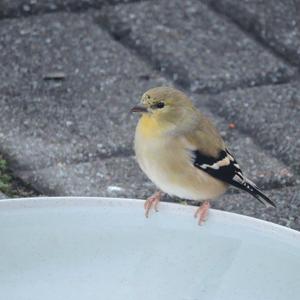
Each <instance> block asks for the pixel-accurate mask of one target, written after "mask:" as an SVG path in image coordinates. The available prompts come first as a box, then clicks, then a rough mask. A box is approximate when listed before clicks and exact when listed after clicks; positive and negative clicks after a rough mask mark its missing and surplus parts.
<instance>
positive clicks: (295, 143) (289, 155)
mask: <svg viewBox="0 0 300 300" xmlns="http://www.w3.org/2000/svg"><path fill="white" fill-rule="evenodd" d="M299 88H300V83H293V84H283V85H275V86H264V87H255V88H249V89H243V90H236V91H230V92H227V93H221V94H219V95H216V96H209V97H208V99H207V103H208V105H209V106H210V107H211V109H212V110H213V111H214V112H216V113H218V114H219V115H221V116H223V117H225V118H227V120H228V122H233V123H234V124H235V125H236V127H237V129H240V130H242V131H244V132H245V133H246V134H247V135H250V136H252V137H253V139H254V140H255V141H257V143H259V145H261V147H262V148H265V149H268V150H269V151H270V152H271V153H272V155H274V157H277V158H278V159H280V160H282V161H283V162H285V163H286V164H287V165H288V166H290V167H291V168H292V169H294V170H295V171H296V172H297V173H298V174H300V163H299V161H300V92H299Z"/></svg>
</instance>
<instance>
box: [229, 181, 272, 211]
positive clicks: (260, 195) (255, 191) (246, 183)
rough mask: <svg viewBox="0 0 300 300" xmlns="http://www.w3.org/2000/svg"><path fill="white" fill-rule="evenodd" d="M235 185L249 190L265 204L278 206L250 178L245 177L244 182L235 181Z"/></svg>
mask: <svg viewBox="0 0 300 300" xmlns="http://www.w3.org/2000/svg"><path fill="white" fill-rule="evenodd" d="M233 185H234V186H236V187H238V188H240V189H242V190H244V191H246V192H248V193H249V194H251V195H252V196H253V197H255V198H256V199H257V200H258V201H259V202H260V203H262V204H264V205H265V206H272V207H276V204H275V203H274V202H273V201H272V200H271V199H270V198H268V197H267V196H266V195H265V194H264V193H263V192H262V191H261V190H260V189H259V188H258V186H257V185H256V184H255V183H254V182H252V181H251V180H249V179H248V178H245V177H243V181H242V182H238V181H234V183H233Z"/></svg>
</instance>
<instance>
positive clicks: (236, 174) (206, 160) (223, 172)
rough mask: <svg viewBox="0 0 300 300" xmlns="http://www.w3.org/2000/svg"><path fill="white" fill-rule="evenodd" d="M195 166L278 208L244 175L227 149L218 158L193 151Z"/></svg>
mask: <svg viewBox="0 0 300 300" xmlns="http://www.w3.org/2000/svg"><path fill="white" fill-rule="evenodd" d="M193 164H194V166H195V167H196V168H198V169H201V170H202V171H204V172H206V173H208V174H209V175H211V176H213V177H215V178H217V179H219V180H222V181H224V182H227V183H228V184H230V185H233V186H235V187H237V188H239V189H242V190H244V191H246V192H248V193H250V194H251V195H252V196H254V197H255V198H256V199H257V200H258V201H260V202H261V203H263V204H265V205H267V204H269V205H271V206H273V207H276V206H275V203H274V202H273V201H272V200H271V199H269V198H268V197H267V196H266V195H264V194H263V193H262V191H261V190H260V189H259V188H258V187H257V186H256V185H255V184H254V183H253V182H252V181H251V180H249V179H248V178H246V177H245V176H244V175H243V172H242V171H241V169H240V167H239V165H238V163H237V162H236V160H235V159H234V157H233V156H232V154H231V153H230V152H229V151H228V150H227V149H225V150H221V151H220V153H219V155H218V157H217V158H214V157H211V156H208V155H205V154H202V153H201V152H199V151H198V150H196V151H193Z"/></svg>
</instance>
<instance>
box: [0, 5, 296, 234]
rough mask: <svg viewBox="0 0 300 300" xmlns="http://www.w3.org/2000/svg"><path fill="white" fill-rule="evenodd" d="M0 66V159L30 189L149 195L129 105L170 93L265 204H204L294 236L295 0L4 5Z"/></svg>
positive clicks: (230, 199)
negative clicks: (227, 153) (230, 155)
mask: <svg viewBox="0 0 300 300" xmlns="http://www.w3.org/2000/svg"><path fill="white" fill-rule="evenodd" d="M0 62H1V64H0V107H1V112H2V115H1V119H0V152H1V153H3V154H4V155H5V156H6V157H8V159H9V161H10V165H11V166H12V168H13V171H14V173H15V174H16V176H18V177H19V178H21V179H22V180H23V181H24V182H25V183H29V184H30V185H31V186H32V187H34V189H36V190H37V191H39V192H40V193H43V194H45V195H77V196H112V197H138V198H145V197H146V196H147V195H149V194H150V193H151V192H153V191H154V187H153V185H152V184H151V183H150V182H149V181H148V180H147V179H146V178H145V176H144V175H143V174H142V173H141V171H140V170H139V168H138V166H137V164H136V162H135V161H134V157H133V151H132V140H133V133H134V128H135V125H136V121H137V119H136V116H132V115H130V114H129V109H130V108H131V107H132V106H133V105H134V104H136V103H137V102H138V101H139V98H140V96H141V95H142V93H143V92H144V91H145V90H146V89H148V88H150V87H154V86H158V85H166V84H167V85H175V86H176V87H178V88H180V89H182V90H184V91H185V92H186V93H188V94H190V96H191V97H192V99H193V100H194V102H195V103H196V105H197V107H198V108H199V109H201V110H202V111H203V112H205V113H206V114H207V115H209V116H211V117H212V118H213V119H214V121H215V123H216V124H217V126H218V127H219V129H220V130H221V132H222V135H223V136H224V138H225V139H226V141H227V143H228V145H229V148H230V149H231V150H232V152H234V153H235V155H236V157H237V159H238V161H239V163H240V165H241V166H242V167H243V169H244V173H246V174H247V175H249V177H251V178H252V179H253V180H254V181H255V182H256V183H257V184H258V185H260V186H262V187H263V189H264V190H265V191H266V193H267V194H268V195H270V196H271V197H272V199H273V200H275V201H276V202H277V204H278V209H277V210H274V209H271V208H269V209H265V208H264V207H262V206H260V204H259V203H258V202H256V201H255V200H253V199H252V198H251V197H250V196H248V195H246V194H245V193H240V192H238V191H236V190H234V189H232V190H230V191H229V192H228V193H227V194H226V195H225V196H224V197H223V198H222V199H221V200H220V201H218V202H216V203H214V207H216V208H219V209H224V210H227V211H234V212H238V213H242V214H246V215H250V216H255V217H258V218H262V219H265V220H270V221H273V222H276V223H279V224H283V225H286V226H289V227H292V228H295V229H300V216H299V215H300V189H299V183H300V180H299V175H300V163H299V161H300V92H299V88H300V82H299V66H300V1H299V0H296V1H285V2H284V4H282V1H280V0H274V1H263V2H262V1H260V0H254V1H251V3H250V2H247V4H245V2H244V1H237V0H217V1H212V0H206V1H204V0H203V1H199V0H198V1H196V0H191V1H180V0H174V1H167V0H160V1H152V0H145V1H121V0H120V1H117V0H115V1H105V0H103V1H96V0H81V1H75V0H63V1H61V0H45V1H35V0H27V1H21V0H5V1H2V2H1V4H0ZM230 124H231V125H230ZM232 124H234V125H232ZM166 200H171V199H169V198H167V199H166Z"/></svg>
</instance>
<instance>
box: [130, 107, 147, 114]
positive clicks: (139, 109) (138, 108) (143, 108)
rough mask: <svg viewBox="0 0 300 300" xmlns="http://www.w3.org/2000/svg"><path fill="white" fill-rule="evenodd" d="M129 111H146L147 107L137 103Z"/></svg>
mask: <svg viewBox="0 0 300 300" xmlns="http://www.w3.org/2000/svg"><path fill="white" fill-rule="evenodd" d="M130 112H141V113H146V112H148V109H147V108H146V107H145V106H141V105H138V106H134V107H133V108H132V109H131V110H130Z"/></svg>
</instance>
